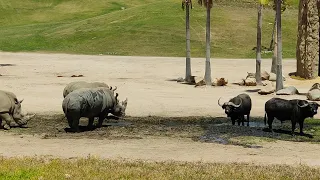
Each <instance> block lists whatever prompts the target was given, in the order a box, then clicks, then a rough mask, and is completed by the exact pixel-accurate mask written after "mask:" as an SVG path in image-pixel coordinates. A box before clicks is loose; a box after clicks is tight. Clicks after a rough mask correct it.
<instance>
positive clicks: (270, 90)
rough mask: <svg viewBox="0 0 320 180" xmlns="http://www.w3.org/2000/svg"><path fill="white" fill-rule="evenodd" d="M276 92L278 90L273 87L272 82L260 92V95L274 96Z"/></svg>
mask: <svg viewBox="0 0 320 180" xmlns="http://www.w3.org/2000/svg"><path fill="white" fill-rule="evenodd" d="M275 91H276V88H275V86H274V85H273V83H272V82H268V83H267V84H266V86H265V87H263V88H262V89H260V90H259V91H258V94H261V95H267V94H272V93H274V92H275Z"/></svg>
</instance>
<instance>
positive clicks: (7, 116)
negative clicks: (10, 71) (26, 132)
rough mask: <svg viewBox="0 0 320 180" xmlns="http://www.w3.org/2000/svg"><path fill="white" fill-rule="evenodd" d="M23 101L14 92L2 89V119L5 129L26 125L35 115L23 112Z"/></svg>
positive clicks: (0, 104)
mask: <svg viewBox="0 0 320 180" xmlns="http://www.w3.org/2000/svg"><path fill="white" fill-rule="evenodd" d="M22 102H23V99H22V100H20V101H19V100H18V98H17V96H16V95H15V94H14V93H12V92H9V91H3V90H0V120H1V126H2V127H3V128H4V129H6V130H9V129H10V128H11V127H14V126H20V127H24V126H26V124H27V122H28V121H29V120H30V119H31V118H32V117H33V116H35V115H34V114H33V115H27V114H24V113H22V110H21V103H22Z"/></svg>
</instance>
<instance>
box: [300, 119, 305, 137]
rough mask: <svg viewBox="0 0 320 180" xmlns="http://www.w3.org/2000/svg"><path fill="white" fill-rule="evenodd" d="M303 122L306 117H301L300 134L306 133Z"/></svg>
mask: <svg viewBox="0 0 320 180" xmlns="http://www.w3.org/2000/svg"><path fill="white" fill-rule="evenodd" d="M303 123H304V119H301V120H300V121H299V127H300V135H304V132H303Z"/></svg>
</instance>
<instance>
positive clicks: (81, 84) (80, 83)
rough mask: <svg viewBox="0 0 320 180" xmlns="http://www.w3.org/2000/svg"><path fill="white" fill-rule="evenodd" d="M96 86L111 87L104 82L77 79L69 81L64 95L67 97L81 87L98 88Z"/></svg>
mask: <svg viewBox="0 0 320 180" xmlns="http://www.w3.org/2000/svg"><path fill="white" fill-rule="evenodd" d="M96 87H106V88H109V86H108V85H107V84H105V83H102V82H92V83H88V82H85V81H75V82H71V83H69V84H68V85H67V86H66V87H65V88H64V90H63V97H66V96H67V95H68V94H69V93H71V92H73V91H75V90H78V89H81V88H96Z"/></svg>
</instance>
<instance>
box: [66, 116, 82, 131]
mask: <svg viewBox="0 0 320 180" xmlns="http://www.w3.org/2000/svg"><path fill="white" fill-rule="evenodd" d="M67 119H68V124H69V126H70V128H71V131H72V132H80V129H79V120H80V115H78V113H70V114H68V115H67Z"/></svg>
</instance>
